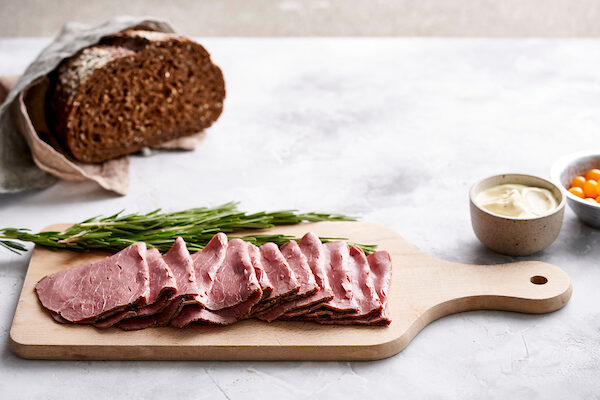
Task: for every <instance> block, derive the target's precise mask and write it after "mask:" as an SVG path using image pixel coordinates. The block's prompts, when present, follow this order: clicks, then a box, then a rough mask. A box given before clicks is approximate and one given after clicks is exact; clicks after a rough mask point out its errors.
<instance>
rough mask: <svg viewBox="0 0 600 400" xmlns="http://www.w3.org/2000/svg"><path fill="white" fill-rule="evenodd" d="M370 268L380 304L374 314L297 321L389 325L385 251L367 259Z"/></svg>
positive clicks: (388, 271)
mask: <svg viewBox="0 0 600 400" xmlns="http://www.w3.org/2000/svg"><path fill="white" fill-rule="evenodd" d="M367 261H368V263H369V268H370V276H371V278H372V281H373V286H374V289H375V292H376V294H377V296H378V298H379V301H380V302H381V304H382V307H381V308H379V309H378V310H377V311H376V312H371V313H370V314H367V315H363V316H351V315H337V316H335V318H332V317H331V315H318V316H316V317H315V316H312V317H310V316H309V315H311V314H307V315H301V316H299V317H298V318H297V319H298V320H310V321H315V322H318V323H320V324H337V325H348V324H357V325H389V324H390V323H391V322H392V320H391V317H390V313H389V302H388V298H387V297H388V292H389V287H390V282H391V278H392V259H391V257H390V254H389V253H388V252H387V251H378V252H376V253H373V254H371V255H369V256H368V257H367ZM295 319H296V318H295Z"/></svg>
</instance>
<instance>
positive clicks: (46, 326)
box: [9, 222, 572, 360]
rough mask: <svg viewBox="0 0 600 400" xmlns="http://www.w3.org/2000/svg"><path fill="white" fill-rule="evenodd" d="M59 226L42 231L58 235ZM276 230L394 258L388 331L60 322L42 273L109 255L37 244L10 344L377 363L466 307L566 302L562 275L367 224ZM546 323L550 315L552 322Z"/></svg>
mask: <svg viewBox="0 0 600 400" xmlns="http://www.w3.org/2000/svg"><path fill="white" fill-rule="evenodd" d="M64 227H65V225H55V226H51V227H48V228H47V229H46V230H61V229H63V228H64ZM272 231H273V232H278V233H287V234H293V235H297V236H301V235H303V234H304V233H306V232H307V231H313V232H315V233H317V234H318V235H319V236H328V237H347V238H349V239H350V240H352V241H355V242H359V243H376V244H378V248H379V249H381V250H387V251H389V252H390V253H391V255H392V263H393V278H392V284H391V288H390V298H389V301H390V307H391V314H392V321H393V322H392V324H391V325H390V326H387V327H368V326H329V325H318V324H315V323H312V322H283V321H282V322H273V323H266V322H263V321H258V320H246V321H241V322H238V323H236V324H233V325H231V326H226V327H218V326H193V327H187V328H185V329H174V328H151V329H145V330H141V331H134V332H124V331H121V330H119V329H117V328H111V329H107V330H100V329H96V328H94V327H90V326H77V325H61V324H58V323H56V322H54V320H53V319H52V318H51V317H50V315H49V314H48V313H47V312H46V311H44V310H43V309H42V307H41V305H40V303H39V302H38V299H37V296H36V294H35V293H34V286H35V284H36V283H37V282H38V281H39V280H40V279H42V278H43V277H44V276H46V275H49V274H52V273H54V272H56V271H58V270H60V269H64V268H68V267H72V266H75V265H77V264H80V263H82V262H85V261H90V260H93V259H98V258H101V257H104V256H105V255H106V253H100V252H94V253H74V252H70V251H52V250H47V249H43V248H40V247H36V248H35V249H34V250H33V254H32V256H31V262H30V265H29V270H28V271H27V276H26V277H25V283H24V285H23V290H22V292H21V297H20V299H19V303H18V306H17V310H16V313H15V317H14V320H13V324H12V328H11V331H10V339H9V340H10V347H11V349H12V351H13V352H14V353H16V354H17V355H19V356H21V357H24V358H35V359H66V360H92V359H95V360H376V359H381V358H385V357H389V356H392V355H394V354H396V353H398V352H400V351H401V350H402V349H404V347H406V346H407V345H408V343H409V342H410V341H411V340H412V339H413V338H414V337H415V335H416V334H417V333H419V331H420V330H421V329H423V328H424V327H425V326H426V325H427V324H429V323H430V322H431V321H434V320H436V319H437V318H440V317H443V316H445V315H448V314H453V313H457V312H461V311H468V310H481V309H488V310H508V311H517V312H524V313H536V314H538V313H548V312H552V311H555V310H558V309H559V308H561V307H562V306H564V305H565V304H566V303H567V301H569V298H570V297H571V291H572V287H571V281H570V279H569V277H568V275H567V274H566V273H565V272H564V271H563V270H561V269H560V268H558V267H556V266H554V265H551V264H548V263H543V262H535V261H531V262H530V261H527V262H516V263H510V264H504V265H485V266H484V265H467V264H458V263H453V262H448V261H443V260H440V259H437V258H433V257H430V256H428V255H426V254H423V253H422V252H420V251H419V250H418V249H417V248H415V247H414V246H413V245H411V244H410V243H408V242H407V241H406V240H404V239H403V238H402V237H401V236H400V235H398V234H397V233H396V232H394V231H393V230H391V229H389V228H386V227H384V226H381V225H376V224H370V223H364V222H320V223H313V224H304V225H295V226H286V227H278V228H274V229H272ZM548 318H553V317H552V316H548Z"/></svg>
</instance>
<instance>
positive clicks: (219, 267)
mask: <svg viewBox="0 0 600 400" xmlns="http://www.w3.org/2000/svg"><path fill="white" fill-rule="evenodd" d="M391 275H392V264H391V259H390V256H389V254H388V253H387V252H385V251H379V252H376V253H373V254H371V255H369V256H368V257H367V256H366V255H365V254H364V253H363V251H362V250H361V249H360V248H358V247H352V248H348V246H347V245H346V243H344V242H328V243H324V244H323V243H321V241H320V240H319V238H318V237H317V236H316V235H315V234H313V233H307V234H306V235H305V236H304V237H303V238H302V240H301V241H300V242H299V243H298V242H295V241H290V242H288V243H286V244H285V245H283V246H282V247H281V248H279V247H277V245H275V244H273V243H267V244H265V245H263V246H261V247H257V246H254V245H253V244H251V243H249V242H245V241H242V240H240V239H233V240H230V241H228V240H227V236H226V235H225V234H223V233H219V234H217V235H215V236H214V237H213V238H212V240H211V241H210V242H209V243H208V245H207V246H206V247H205V248H204V249H203V250H202V251H199V252H197V253H194V254H191V255H190V253H189V252H188V250H187V248H186V244H185V242H184V241H183V239H181V238H179V239H177V240H176V241H175V243H174V245H173V247H172V248H171V249H170V250H169V251H168V252H167V253H166V254H164V255H161V254H160V253H159V252H158V251H157V250H156V249H146V245H145V244H144V243H134V244H132V245H131V246H129V247H127V248H126V249H124V250H122V251H120V252H119V253H117V254H115V255H113V256H110V257H107V258H105V259H103V260H100V261H95V262H92V263H88V264H83V265H79V266H77V267H74V268H70V269H67V270H64V271H60V272H58V273H56V274H54V275H51V276H47V277H45V278H44V279H42V280H41V281H40V282H39V283H38V284H37V285H36V287H35V290H36V292H37V294H38V297H39V299H40V301H41V303H42V305H43V306H44V307H45V308H46V309H47V310H48V311H50V313H51V315H52V317H53V318H54V319H55V320H56V321H58V322H61V323H76V324H92V325H94V326H96V327H98V328H108V327H111V326H117V327H119V328H122V329H125V330H135V329H143V328H147V327H151V326H167V325H170V326H174V327H178V328H182V327H185V326H187V325H189V324H191V323H209V324H221V325H225V324H231V323H234V322H236V321H238V320H240V319H245V318H258V319H261V320H264V321H269V322H271V321H274V320H304V321H315V322H318V323H323V324H365V325H387V324H389V323H390V322H391V320H390V315H389V310H388V304H387V303H388V302H387V293H388V289H389V285H390V280H391Z"/></svg>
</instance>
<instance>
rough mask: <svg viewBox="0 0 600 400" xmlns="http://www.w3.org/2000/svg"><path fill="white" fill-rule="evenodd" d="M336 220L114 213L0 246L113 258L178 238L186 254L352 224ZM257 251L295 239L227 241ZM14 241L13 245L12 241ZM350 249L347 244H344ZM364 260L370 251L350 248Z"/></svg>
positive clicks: (208, 212)
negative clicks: (214, 244)
mask: <svg viewBox="0 0 600 400" xmlns="http://www.w3.org/2000/svg"><path fill="white" fill-rule="evenodd" d="M354 220H355V219H354V218H352V217H347V216H345V215H342V214H326V213H314V212H311V213H299V212H297V211H296V210H283V211H275V212H264V211H263V212H258V213H253V214H248V213H245V212H243V211H239V210H238V208H237V203H226V204H223V205H221V206H218V207H213V208H208V207H201V208H192V209H189V210H183V211H177V212H172V213H163V212H161V210H160V209H158V210H154V211H151V212H149V213H147V214H125V215H123V211H120V212H118V213H116V214H114V215H111V216H108V217H102V216H97V217H93V218H89V219H86V220H85V221H82V222H79V223H77V224H74V225H72V226H71V227H69V228H67V229H66V230H64V231H62V232H38V233H31V232H30V231H29V230H28V229H17V228H4V229H0V246H2V247H4V248H6V249H8V250H10V251H13V252H15V253H17V254H19V253H21V252H24V251H26V250H27V249H26V248H25V247H24V246H23V245H22V244H20V243H18V242H16V241H20V242H32V243H35V244H37V245H39V246H43V247H48V248H55V249H69V250H75V251H86V250H105V251H110V252H116V251H119V250H122V249H124V248H125V247H127V246H129V245H130V244H132V243H135V242H145V243H146V244H147V245H148V247H156V248H157V249H158V250H159V251H161V252H165V251H167V250H169V249H170V248H171V245H172V244H173V242H174V241H175V239H176V238H177V237H179V236H181V237H182V238H183V239H184V240H185V242H186V243H187V247H188V249H189V251H190V252H194V251H198V250H202V248H204V246H206V244H207V243H208V242H209V241H210V239H211V238H212V237H213V236H214V235H215V234H216V233H218V232H225V233H228V234H231V233H236V232H240V231H244V230H250V229H253V230H255V229H266V228H272V227H274V226H277V225H295V224H300V223H302V222H318V221H354ZM230 237H231V238H233V237H237V238H240V239H243V240H246V241H248V242H251V243H254V244H255V245H257V246H260V245H262V244H264V243H267V242H273V243H275V244H277V245H278V246H281V245H283V244H284V243H286V242H287V241H289V240H296V241H297V240H300V239H299V238H296V237H293V236H289V235H281V234H256V235H246V236H235V235H230ZM15 240H16V241H15ZM321 240H322V241H323V242H327V241H331V240H346V239H344V238H328V237H323V238H321ZM349 244H350V245H353V243H349ZM356 245H357V246H359V247H360V248H362V249H363V251H364V252H365V253H367V254H370V253H372V252H373V251H374V250H375V245H365V244H356Z"/></svg>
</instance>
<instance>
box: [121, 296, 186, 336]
mask: <svg viewBox="0 0 600 400" xmlns="http://www.w3.org/2000/svg"><path fill="white" fill-rule="evenodd" d="M183 304H184V301H183V299H182V297H181V296H175V297H174V298H172V299H171V300H169V301H167V305H166V307H165V308H163V310H162V311H161V312H159V313H158V314H156V315H149V316H146V317H137V318H129V319H125V320H123V321H120V322H119V323H117V324H116V326H118V327H119V328H121V329H123V330H126V331H134V330H139V329H144V328H150V327H152V326H167V325H169V322H171V320H172V319H173V318H174V317H175V316H176V315H178V314H179V313H180V311H181V310H182V308H183Z"/></svg>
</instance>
